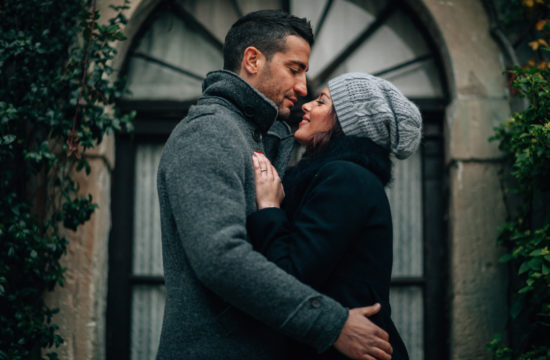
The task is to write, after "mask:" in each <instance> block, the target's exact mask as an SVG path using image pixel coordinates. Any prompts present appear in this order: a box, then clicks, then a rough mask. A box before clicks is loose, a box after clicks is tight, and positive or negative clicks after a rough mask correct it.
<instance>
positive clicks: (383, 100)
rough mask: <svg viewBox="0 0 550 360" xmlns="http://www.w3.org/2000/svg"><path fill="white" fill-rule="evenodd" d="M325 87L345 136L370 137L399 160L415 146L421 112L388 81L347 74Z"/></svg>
mask: <svg viewBox="0 0 550 360" xmlns="http://www.w3.org/2000/svg"><path fill="white" fill-rule="evenodd" d="M328 88H329V91H330V96H331V98H332V103H333V104H334V108H335V109H336V115H337V116H338V121H339V122H340V126H341V127H342V130H343V132H344V135H347V136H357V137H366V138H369V139H370V140H372V141H374V142H375V143H376V144H378V145H380V146H382V147H384V148H386V149H388V150H389V151H391V152H392V153H394V154H395V156H396V157H397V158H398V159H406V158H407V157H409V156H410V155H412V154H413V153H414V152H415V151H416V150H417V149H418V145H419V144H420V139H421V134H422V117H421V115H420V111H419V110H418V108H417V107H416V106H415V105H414V104H413V103H412V102H411V101H409V100H408V99H407V98H406V97H405V95H403V93H401V91H399V90H398V89H397V88H396V87H395V86H394V85H393V84H391V83H390V82H389V81H387V80H384V79H381V78H378V77H376V76H373V75H370V74H363V73H348V74H344V75H340V76H338V77H336V78H334V79H332V80H330V81H329V82H328Z"/></svg>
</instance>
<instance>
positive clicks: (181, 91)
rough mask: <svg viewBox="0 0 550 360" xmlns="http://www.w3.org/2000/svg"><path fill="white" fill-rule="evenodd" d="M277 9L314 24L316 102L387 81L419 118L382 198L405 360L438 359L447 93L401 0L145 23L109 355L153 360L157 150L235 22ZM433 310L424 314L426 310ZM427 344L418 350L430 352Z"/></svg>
mask: <svg viewBox="0 0 550 360" xmlns="http://www.w3.org/2000/svg"><path fill="white" fill-rule="evenodd" d="M262 8H282V9H284V10H287V11H289V12H291V13H293V14H295V15H298V16H305V17H307V18H308V19H310V20H311V23H312V26H313V29H314V32H315V34H316V43H315V45H314V47H313V49H312V56H311V60H310V71H309V73H308V81H309V87H310V94H314V93H315V92H317V91H318V90H320V88H322V87H323V86H324V84H326V81H327V80H328V79H330V78H331V77H334V76H336V75H337V74H340V73H344V72H349V71H362V72H369V73H372V74H375V75H378V76H382V77H384V78H386V79H388V80H390V81H392V82H393V83H394V84H395V85H396V86H397V87H399V88H400V89H401V90H402V91H403V92H404V93H405V94H406V95H407V96H408V97H409V98H411V99H412V100H413V101H414V102H415V103H416V104H417V105H418V106H419V107H420V109H421V111H422V113H423V117H424V121H425V125H424V138H423V144H422V149H421V151H420V152H419V153H417V154H416V155H415V156H413V157H412V158H410V159H408V160H407V161H403V162H402V161H400V162H395V170H394V181H393V184H392V186H391V187H390V189H389V190H388V193H389V197H390V201H391V206H392V213H393V217H394V237H395V238H394V269H393V280H392V295H391V302H392V310H393V318H394V320H395V322H396V324H397V326H398V328H399V329H400V332H401V334H402V336H403V338H404V340H405V342H406V344H407V348H408V349H409V353H410V356H411V358H412V359H422V358H424V359H440V358H444V357H446V353H445V352H446V346H445V339H446V330H445V319H444V317H443V316H442V314H444V313H445V301H444V300H443V299H444V298H445V296H444V295H445V294H444V286H443V284H444V281H445V278H446V274H445V271H444V270H443V269H445V263H446V260H445V254H446V249H445V246H444V244H445V241H444V239H445V237H444V229H445V227H444V218H443V213H444V209H445V201H444V198H445V197H444V196H443V151H442V150H443V141H442V119H443V109H444V106H445V105H446V103H447V92H446V83H445V81H444V79H445V78H444V76H443V72H442V67H441V63H440V58H439V54H438V51H437V48H436V46H435V45H434V43H433V42H432V41H431V39H430V37H429V36H428V34H427V33H426V32H425V30H424V27H423V25H422V24H421V23H420V21H418V19H417V17H416V16H415V14H414V12H413V11H412V10H411V9H410V8H409V7H408V6H407V5H406V4H405V3H404V2H401V1H375V0H324V1H315V0H307V1H306V0H294V1H279V0H277V1H275V0H271V1H259V0H254V1H250V0H249V1H245V0H241V1H238V0H233V1H229V0H227V1H224V0H201V1H198V0H193V1H190V0H169V1H162V2H160V3H159V4H158V6H157V7H156V8H155V10H154V11H153V12H152V13H151V14H150V16H149V18H148V20H147V21H146V22H145V23H144V24H143V26H142V28H141V29H140V31H139V33H138V34H137V36H136V37H135V38H134V41H133V44H132V46H131V49H130V51H129V53H128V56H127V59H126V62H125V65H124V72H125V74H126V76H127V77H128V81H129V88H130V90H131V91H132V95H130V96H128V97H126V98H125V100H124V101H123V102H122V103H121V104H120V105H121V106H122V107H123V108H125V109H127V110H135V111H137V118H136V131H135V134H134V135H133V136H132V137H121V138H118V139H117V148H116V153H117V154H116V164H117V166H116V169H115V173H114V185H113V231H112V234H111V244H110V250H109V251H110V264H109V265H110V274H109V304H108V319H107V321H108V328H107V356H108V358H113V359H115V358H116V359H121V358H123V359H125V358H131V359H150V358H153V357H154V355H155V353H156V347H157V344H158V337H159V335H160V325H161V323H162V313H163V311H162V310H163V305H164V289H163V277H162V257H161V241H160V225H159V219H158V216H159V211H158V204H157V195H156V185H155V177H156V168H157V164H158V160H159V157H160V153H161V151H162V145H163V143H164V141H165V139H166V137H167V136H168V134H169V133H170V131H171V129H172V128H173V126H175V124H176V123H177V122H178V121H179V120H180V119H181V118H182V117H183V116H185V114H186V112H187V109H188V107H189V106H190V105H191V104H193V103H194V102H195V100H196V99H197V98H198V96H200V93H201V82H202V79H203V78H204V77H205V75H206V73H207V72H208V71H210V70H215V69H219V68H221V67H222V44H223V38H224V36H225V33H226V32H227V30H228V29H229V27H230V26H231V24H232V23H233V22H234V21H236V19H237V18H238V17H239V16H241V15H242V14H245V13H248V12H250V11H254V10H257V9H262ZM427 309H429V311H427ZM428 340H429V344H430V346H426V344H427V343H428Z"/></svg>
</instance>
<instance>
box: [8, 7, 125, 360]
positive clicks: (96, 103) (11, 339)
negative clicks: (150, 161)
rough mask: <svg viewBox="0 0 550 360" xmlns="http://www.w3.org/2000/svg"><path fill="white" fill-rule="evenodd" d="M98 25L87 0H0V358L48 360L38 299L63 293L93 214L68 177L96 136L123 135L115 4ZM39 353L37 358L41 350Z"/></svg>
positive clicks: (50, 326) (52, 337)
mask: <svg viewBox="0 0 550 360" xmlns="http://www.w3.org/2000/svg"><path fill="white" fill-rule="evenodd" d="M111 8H112V9H113V10H114V11H115V15H114V16H113V18H111V19H109V20H108V21H107V22H106V23H105V22H103V21H102V22H99V21H98V20H99V13H98V12H97V11H96V4H95V0H94V1H93V2H92V1H83V0H81V1H80V0H69V1H56V0H17V1H2V2H0V164H2V169H1V170H0V194H1V197H0V359H2V360H3V359H9V360H17V359H32V358H35V359H36V358H43V357H42V356H43V355H42V354H43V353H46V354H45V355H44V356H46V358H48V359H57V358H58V356H57V354H56V353H55V350H54V349H52V348H53V347H57V346H59V345H60V344H61V343H62V342H63V339H62V337H61V336H60V335H59V333H58V327H57V326H56V325H55V323H54V320H55V317H54V315H55V314H56V313H57V312H58V310H57V309H51V308H49V307H48V306H47V305H46V304H45V302H44V297H43V296H44V293H45V292H48V291H52V290H53V289H54V288H55V287H56V286H63V280H64V272H65V269H64V268H63V267H62V266H61V264H60V262H59V260H60V258H61V257H62V256H63V254H64V253H65V252H66V249H67V245H68V241H67V239H66V238H65V237H64V236H63V231H66V230H64V229H69V230H72V231H76V230H77V228H78V227H79V226H80V225H82V224H84V223H85V222H86V221H87V220H88V219H89V218H90V216H91V215H92V213H93V212H94V210H95V209H96V208H97V204H95V203H94V202H93V199H92V196H91V195H89V194H82V193H81V192H80V191H79V190H80V189H79V184H78V182H77V181H76V180H75V178H74V176H75V173H76V172H78V171H84V172H85V173H86V174H89V173H90V171H91V167H90V165H89V163H88V161H87V157H86V150H88V149H90V148H93V147H95V146H97V145H98V144H99V143H101V141H102V139H103V137H104V136H105V135H106V134H112V133H114V132H121V131H131V128H132V125H131V120H132V117H133V114H120V113H118V112H117V110H116V107H114V106H113V105H114V104H115V102H116V100H117V99H118V98H120V97H121V96H122V95H123V94H124V92H125V86H124V82H123V81H121V80H116V81H114V82H112V81H110V80H109V79H111V78H113V76H112V75H113V73H114V71H115V70H114V69H113V68H112V67H111V65H110V63H111V61H112V59H113V58H114V56H115V55H116V50H115V48H114V42H116V41H121V40H124V35H123V34H122V32H121V28H122V26H123V25H124V24H125V23H126V18H125V17H124V15H123V11H124V10H126V9H127V0H125V2H124V5H123V6H111ZM42 349H45V351H42Z"/></svg>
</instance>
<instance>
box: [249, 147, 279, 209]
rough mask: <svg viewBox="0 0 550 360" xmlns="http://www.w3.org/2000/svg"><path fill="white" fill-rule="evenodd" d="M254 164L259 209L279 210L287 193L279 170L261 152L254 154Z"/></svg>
mask: <svg viewBox="0 0 550 360" xmlns="http://www.w3.org/2000/svg"><path fill="white" fill-rule="evenodd" d="M252 164H253V165H254V179H255V182H256V204H257V205H258V209H259V210H261V209H265V208H268V207H277V208H278V207H279V206H280V205H281V202H282V201H283V199H284V198H285V191H284V189H283V184H282V183H281V178H280V177H279V174H278V173H277V170H275V167H273V165H271V162H270V161H269V159H268V158H267V157H265V155H264V154H262V153H260V152H254V155H252Z"/></svg>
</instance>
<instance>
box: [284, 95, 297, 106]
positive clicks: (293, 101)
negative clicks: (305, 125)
mask: <svg viewBox="0 0 550 360" xmlns="http://www.w3.org/2000/svg"><path fill="white" fill-rule="evenodd" d="M286 99H287V100H288V101H290V102H291V103H292V106H294V104H296V102H297V101H298V99H297V98H295V97H293V96H291V97H286Z"/></svg>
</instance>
